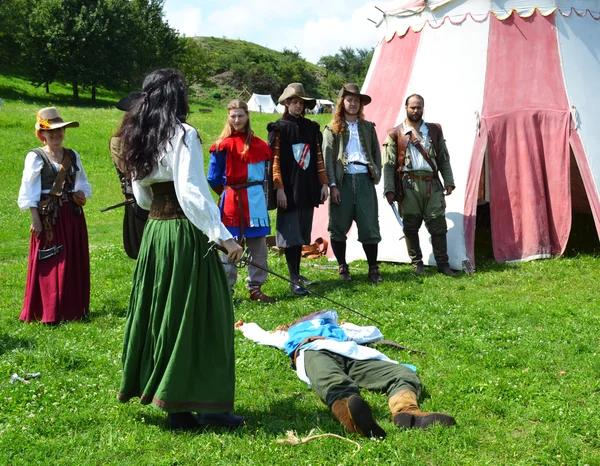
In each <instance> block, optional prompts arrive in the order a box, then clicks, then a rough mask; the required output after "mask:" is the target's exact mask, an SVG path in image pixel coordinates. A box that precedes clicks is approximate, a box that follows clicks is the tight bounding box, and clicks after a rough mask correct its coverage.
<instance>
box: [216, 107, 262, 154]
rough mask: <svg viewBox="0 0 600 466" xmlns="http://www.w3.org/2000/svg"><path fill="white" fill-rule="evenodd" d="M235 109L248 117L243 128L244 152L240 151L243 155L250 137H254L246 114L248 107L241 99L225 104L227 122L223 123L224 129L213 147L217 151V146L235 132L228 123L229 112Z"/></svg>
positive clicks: (248, 146)
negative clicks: (244, 136)
mask: <svg viewBox="0 0 600 466" xmlns="http://www.w3.org/2000/svg"><path fill="white" fill-rule="evenodd" d="M235 109H242V110H243V111H244V112H246V115H248V122H247V123H246V127H245V128H244V131H245V132H246V141H245V142H244V150H243V151H242V154H245V153H246V152H247V151H248V149H249V148H250V141H251V139H252V136H254V131H252V128H251V127H250V112H248V105H247V104H246V102H244V101H243V100H241V99H233V100H232V101H231V102H229V104H227V121H226V122H225V127H224V128H223V131H221V135H220V136H219V137H218V138H217V140H216V142H215V145H216V146H217V150H219V145H220V144H221V142H222V141H223V139H225V138H228V137H229V136H231V134H232V133H233V132H234V131H235V128H234V127H233V126H231V124H230V123H229V111H230V110H235Z"/></svg>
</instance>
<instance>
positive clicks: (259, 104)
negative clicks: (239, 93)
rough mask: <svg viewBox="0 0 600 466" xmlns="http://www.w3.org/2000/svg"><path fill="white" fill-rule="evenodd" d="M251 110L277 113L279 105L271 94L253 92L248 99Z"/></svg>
mask: <svg viewBox="0 0 600 466" xmlns="http://www.w3.org/2000/svg"><path fill="white" fill-rule="evenodd" d="M248 110H250V111H251V112H261V113H277V106H276V105H275V102H273V98H272V97H271V96H270V95H261V94H252V97H250V100H249V101H248Z"/></svg>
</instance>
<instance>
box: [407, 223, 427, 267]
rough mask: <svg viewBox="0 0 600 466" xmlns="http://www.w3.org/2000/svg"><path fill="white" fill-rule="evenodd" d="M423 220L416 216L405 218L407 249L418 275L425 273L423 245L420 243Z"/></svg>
mask: <svg viewBox="0 0 600 466" xmlns="http://www.w3.org/2000/svg"><path fill="white" fill-rule="evenodd" d="M421 223H422V220H421V219H420V218H419V217H415V216H405V217H404V228H403V230H404V240H405V241H406V249H407V250H408V257H410V262H411V263H412V265H413V268H414V271H415V272H416V273H418V274H423V273H425V269H424V268H423V253H422V252H421V244H420V243H419V228H421Z"/></svg>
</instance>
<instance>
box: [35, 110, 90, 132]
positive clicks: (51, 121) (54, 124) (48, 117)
mask: <svg viewBox="0 0 600 466" xmlns="http://www.w3.org/2000/svg"><path fill="white" fill-rule="evenodd" d="M36 117H37V121H36V122H35V129H36V130H38V131H50V130H52V129H58V128H77V127H78V126H79V122H77V121H64V120H63V119H62V118H61V117H60V115H59V114H58V110H56V108H55V107H46V108H42V109H41V110H40V111H39V112H37V114H36Z"/></svg>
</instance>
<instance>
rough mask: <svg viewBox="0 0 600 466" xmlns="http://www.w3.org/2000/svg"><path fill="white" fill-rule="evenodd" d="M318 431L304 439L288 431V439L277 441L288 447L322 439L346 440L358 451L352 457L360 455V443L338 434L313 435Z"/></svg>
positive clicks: (312, 431) (311, 431)
mask: <svg viewBox="0 0 600 466" xmlns="http://www.w3.org/2000/svg"><path fill="white" fill-rule="evenodd" d="M315 430H316V429H311V430H310V432H309V433H308V436H306V437H304V438H299V437H298V436H297V435H296V433H295V432H294V431H292V430H288V431H286V435H287V437H286V438H282V439H277V443H285V444H288V445H301V444H303V443H308V442H310V441H311V440H315V439H318V438H321V437H335V438H339V439H340V440H345V441H347V442H350V443H353V444H354V445H355V446H356V450H355V451H354V453H352V456H354V455H356V454H357V453H358V451H359V450H360V445H359V444H358V442H355V441H354V440H350V439H349V438H346V437H342V436H341V435H337V434H329V433H328V434H319V435H313V433H314V431H315Z"/></svg>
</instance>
